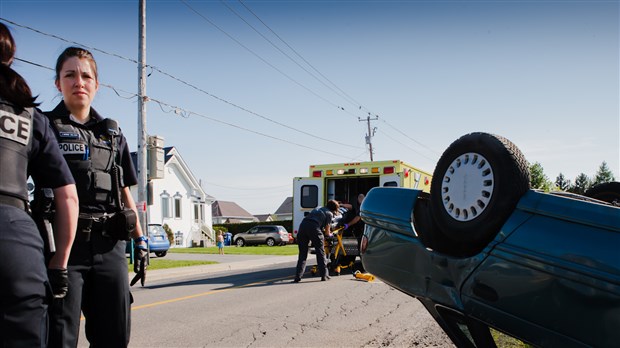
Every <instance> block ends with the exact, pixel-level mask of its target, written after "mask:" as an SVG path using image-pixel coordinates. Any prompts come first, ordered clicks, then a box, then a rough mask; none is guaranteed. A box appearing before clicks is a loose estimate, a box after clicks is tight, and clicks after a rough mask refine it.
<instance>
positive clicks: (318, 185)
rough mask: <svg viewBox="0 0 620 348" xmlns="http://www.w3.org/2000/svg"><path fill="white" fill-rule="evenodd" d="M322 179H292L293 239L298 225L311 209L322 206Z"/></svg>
mask: <svg viewBox="0 0 620 348" xmlns="http://www.w3.org/2000/svg"><path fill="white" fill-rule="evenodd" d="M324 185H325V184H324V178H294V179H293V231H292V233H293V237H295V239H297V231H298V230H299V224H300V223H301V220H303V219H304V216H306V214H308V213H309V212H310V211H312V209H314V208H316V207H320V206H322V205H323V192H324Z"/></svg>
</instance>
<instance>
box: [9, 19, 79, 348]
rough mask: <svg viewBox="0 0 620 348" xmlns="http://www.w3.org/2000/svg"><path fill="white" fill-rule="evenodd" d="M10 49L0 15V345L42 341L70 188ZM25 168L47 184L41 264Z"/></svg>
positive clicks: (60, 280)
mask: <svg viewBox="0 0 620 348" xmlns="http://www.w3.org/2000/svg"><path fill="white" fill-rule="evenodd" d="M14 54H15V41H14V40H13V37H12V36H11V33H10V32H9V29H8V28H7V27H6V26H5V25H4V24H2V23H0V158H1V159H2V162H3V164H2V166H1V167H0V226H2V227H1V228H0V283H1V284H2V286H1V287H0V297H1V298H2V301H1V302H0V313H1V314H2V315H1V316H0V347H44V346H45V345H46V340H47V324H48V322H47V320H48V319H47V318H48V317H47V309H48V302H49V301H48V299H49V298H50V297H51V295H53V296H55V297H58V298H60V297H62V296H65V295H66V291H67V282H68V280H67V261H68V259H69V251H70V250H71V244H72V243H73V238H74V236H75V228H76V225H77V216H78V196H77V192H76V189H75V184H74V180H73V176H72V175H71V172H70V171H69V168H68V167H67V164H66V163H65V161H64V160H63V158H62V154H61V153H60V151H59V150H58V143H57V142H56V138H55V137H54V135H53V134H52V133H51V130H50V128H49V123H48V122H47V118H45V117H44V116H43V115H41V114H40V113H38V112H37V111H35V110H34V109H33V107H34V106H36V105H38V104H37V103H35V98H34V97H32V93H31V92H30V88H29V87H28V85H27V84H26V81H24V79H23V78H22V77H21V76H20V75H19V74H17V73H16V72H15V71H14V70H13V69H11V67H10V65H11V63H12V62H13V57H14ZM29 174H30V175H31V176H32V180H33V182H34V183H35V185H43V186H45V187H48V188H52V189H53V192H54V203H55V205H56V214H55V216H54V223H55V224H54V229H53V230H54V235H55V238H54V239H55V245H56V252H55V253H54V255H53V256H52V257H51V259H50V260H49V263H48V265H47V272H46V266H45V260H44V255H43V239H42V237H41V234H40V233H39V231H38V229H37V226H36V225H35V222H34V221H33V220H32V218H31V217H30V216H29V215H28V204H27V202H28V189H27V178H28V175H29ZM50 286H51V289H50ZM49 290H51V293H50V292H49Z"/></svg>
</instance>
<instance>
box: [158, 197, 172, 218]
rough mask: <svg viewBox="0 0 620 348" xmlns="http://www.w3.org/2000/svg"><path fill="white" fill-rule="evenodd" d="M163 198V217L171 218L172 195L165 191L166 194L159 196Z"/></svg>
mask: <svg viewBox="0 0 620 348" xmlns="http://www.w3.org/2000/svg"><path fill="white" fill-rule="evenodd" d="M159 197H161V216H162V218H164V219H165V218H170V217H171V215H170V194H169V193H168V192H166V190H164V192H163V193H162V194H161V195H159Z"/></svg>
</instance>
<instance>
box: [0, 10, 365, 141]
mask: <svg viewBox="0 0 620 348" xmlns="http://www.w3.org/2000/svg"><path fill="white" fill-rule="evenodd" d="M0 19H2V20H4V21H6V22H8V23H11V24H13V25H16V26H19V27H21V28H24V29H28V30H31V31H34V32H36V33H39V34H41V35H44V36H48V37H52V38H55V39H58V40H61V41H63V42H66V43H69V44H72V45H77V46H80V47H84V48H86V49H88V50H92V51H97V52H100V53H103V54H106V55H110V56H113V57H117V58H120V59H124V60H127V61H129V62H132V63H135V64H138V61H137V60H134V59H131V58H126V57H123V56H121V55H118V54H114V53H109V52H106V51H103V50H100V49H98V48H95V47H89V46H88V45H84V44H81V43H78V42H75V41H71V40H67V39H64V38H62V37H60V36H57V35H53V34H48V33H45V32H42V31H40V30H37V29H34V28H31V27H29V26H26V25H21V24H18V23H15V22H12V21H10V20H7V19H4V18H0ZM29 64H32V65H36V66H39V67H43V68H46V69H50V70H52V71H54V69H51V68H48V67H44V66H42V65H39V64H36V63H32V62H29ZM147 67H149V68H151V69H152V70H154V71H157V72H159V73H160V74H162V75H165V76H167V77H169V78H171V79H173V80H176V81H178V82H180V83H182V84H184V85H186V86H188V87H191V88H193V89H195V90H197V91H198V92H201V93H203V94H206V95H208V96H209V97H212V98H214V99H216V100H218V101H220V102H223V103H226V104H228V105H230V106H232V107H235V108H237V109H240V110H242V111H244V112H247V113H249V114H251V115H254V116H256V117H259V118H262V119H263V120H265V121H268V122H271V123H274V124H277V125H279V126H281V127H284V128H287V129H290V130H293V131H295V132H298V133H302V134H305V135H307V136H310V137H313V138H316V139H319V140H323V141H326V142H330V143H332V144H337V145H341V146H346V147H351V148H357V149H359V148H360V147H359V146H355V145H350V144H345V143H341V142H338V141H334V140H331V139H327V138H323V137H320V136H318V135H315V134H312V133H309V132H306V131H303V130H300V129H297V128H295V127H292V126H288V125H286V124H284V123H282V122H278V121H276V120H273V119H271V118H269V117H266V116H263V115H261V114H258V113H256V112H254V111H252V110H249V109H247V108H244V107H242V106H240V105H237V104H235V103H233V102H230V101H228V100H226V99H223V98H220V97H218V96H216V95H214V94H212V93H209V92H207V91H205V90H204V89H202V88H200V87H197V86H195V85H193V84H191V83H189V82H187V81H184V80H182V79H180V78H178V77H176V76H174V75H171V74H169V73H167V72H165V71H163V70H161V69H160V68H158V67H155V66H152V65H147ZM149 75H150V74H149ZM111 88H112V89H113V90H114V91H115V92H116V94H117V95H118V96H119V97H122V96H121V95H120V94H118V92H117V91H116V89H115V88H114V87H111ZM122 98H124V97H122Z"/></svg>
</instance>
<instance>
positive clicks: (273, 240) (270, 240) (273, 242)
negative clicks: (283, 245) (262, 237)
mask: <svg viewBox="0 0 620 348" xmlns="http://www.w3.org/2000/svg"><path fill="white" fill-rule="evenodd" d="M267 245H268V246H270V247H272V246H274V245H276V240H275V239H273V238H267Z"/></svg>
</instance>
